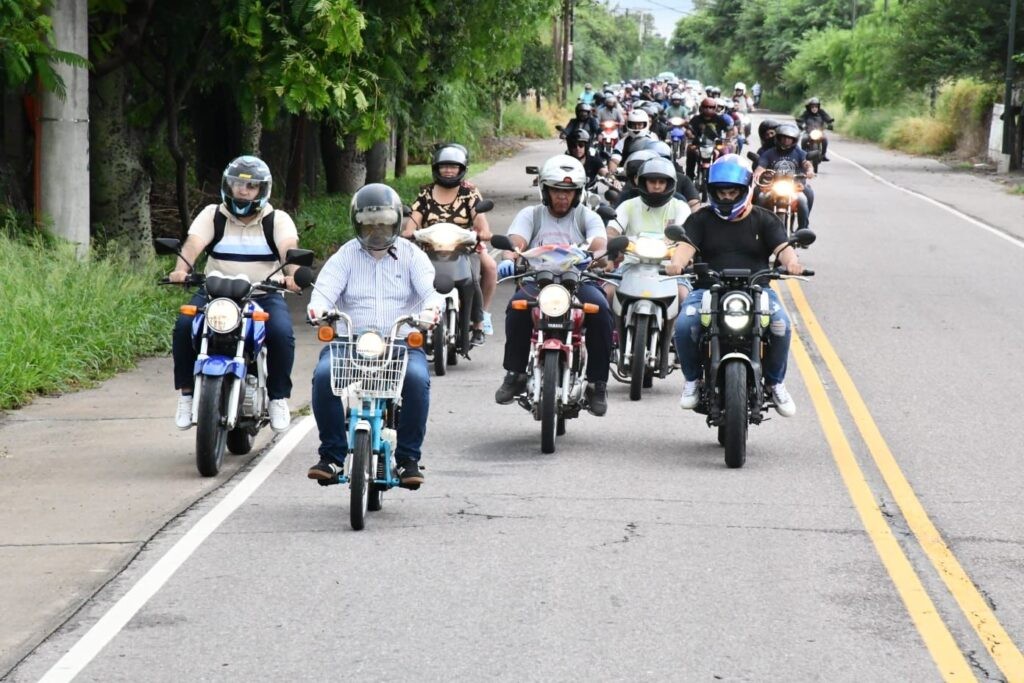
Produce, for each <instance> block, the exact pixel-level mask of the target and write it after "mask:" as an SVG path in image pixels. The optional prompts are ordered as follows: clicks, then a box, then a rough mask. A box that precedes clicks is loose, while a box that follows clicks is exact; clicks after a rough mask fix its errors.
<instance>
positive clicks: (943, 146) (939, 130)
mask: <svg viewBox="0 0 1024 683" xmlns="http://www.w3.org/2000/svg"><path fill="white" fill-rule="evenodd" d="M882 142H883V143H884V144H885V146H886V147H889V148H891V149H899V150H903V151H904V152H910V153H912V154H931V155H937V154H944V153H946V152H949V151H951V150H952V149H953V148H954V147H956V133H955V132H954V131H953V129H952V127H950V126H949V125H948V124H946V123H944V122H942V121H939V120H937V119H932V118H927V117H920V116H911V117H907V118H901V119H897V120H896V121H894V122H893V124H892V125H891V126H889V128H888V130H886V132H885V136H884V138H883V140H882Z"/></svg>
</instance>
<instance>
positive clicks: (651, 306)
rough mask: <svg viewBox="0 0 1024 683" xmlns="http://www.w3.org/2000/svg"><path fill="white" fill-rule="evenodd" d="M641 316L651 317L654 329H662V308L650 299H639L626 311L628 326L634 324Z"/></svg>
mask: <svg viewBox="0 0 1024 683" xmlns="http://www.w3.org/2000/svg"><path fill="white" fill-rule="evenodd" d="M640 315H649V316H650V317H651V318H653V319H654V328H655V329H660V328H661V318H662V315H661V306H659V305H658V304H656V303H654V302H653V301H651V300H650V299H637V300H636V301H634V302H633V305H632V306H630V307H629V309H628V310H627V311H626V326H627V327H628V326H630V325H632V324H633V320H634V319H636V317H637V316H640Z"/></svg>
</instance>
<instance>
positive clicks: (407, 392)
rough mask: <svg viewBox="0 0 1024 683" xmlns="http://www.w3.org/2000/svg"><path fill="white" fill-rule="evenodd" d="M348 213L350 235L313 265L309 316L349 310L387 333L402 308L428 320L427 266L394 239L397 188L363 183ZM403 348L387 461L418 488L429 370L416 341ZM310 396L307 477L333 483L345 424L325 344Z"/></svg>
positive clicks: (434, 304)
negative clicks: (404, 362) (314, 448)
mask: <svg viewBox="0 0 1024 683" xmlns="http://www.w3.org/2000/svg"><path fill="white" fill-rule="evenodd" d="M349 213H350V215H351V217H352V228H353V230H354V231H355V234H356V239H354V240H349V241H348V242H346V243H345V244H343V245H342V246H341V248H340V249H338V251H337V252H335V254H334V255H333V256H331V258H329V259H328V260H327V262H326V263H325V264H324V266H323V268H322V269H321V270H320V274H319V276H318V277H317V280H316V285H315V289H314V290H313V294H312V295H311V297H310V300H309V319H310V322H313V323H316V322H319V321H320V320H322V319H323V318H324V316H325V315H326V314H327V312H328V311H330V310H331V309H332V308H336V309H338V310H340V311H342V312H345V313H347V314H348V315H349V316H351V318H352V326H353V328H354V329H353V330H352V331H353V332H361V331H363V330H367V329H377V330H380V331H381V333H382V334H387V333H388V331H390V329H391V326H392V324H394V321H395V320H397V319H398V318H401V317H403V316H406V315H417V317H419V318H420V319H421V320H436V319H437V312H438V310H439V309H440V307H441V306H443V305H444V299H443V297H442V296H441V295H440V294H438V293H437V292H436V291H435V290H434V266H433V265H431V263H430V259H428V258H427V255H426V254H425V253H424V252H422V251H420V249H419V248H417V247H416V246H415V245H414V244H413V243H412V242H410V241H408V240H400V239H397V238H398V234H399V232H400V230H401V227H402V200H401V199H399V197H398V193H396V192H395V191H394V190H392V189H391V188H390V187H388V186H387V185H382V184H379V183H372V184H370V185H366V186H364V187H363V188H361V189H360V190H359V191H358V192H356V193H355V195H354V196H353V197H352V204H351V206H350V209H349ZM340 331H341V332H343V333H344V332H348V330H340ZM399 333H401V330H400V331H399ZM407 355H408V366H407V370H406V375H405V384H404V385H403V387H402V410H401V413H400V414H399V420H398V448H397V450H396V454H395V462H396V464H397V468H398V478H399V480H400V481H401V485H402V486H403V487H406V488H418V487H419V485H420V484H422V483H423V474H422V472H421V471H420V468H419V461H420V448H421V447H422V445H423V438H424V436H425V435H426V431H427V413H428V411H429V409H430V376H429V375H428V373H427V356H426V354H425V353H424V351H423V349H422V348H415V349H414V348H410V349H408V350H407ZM312 398H313V417H314V418H316V425H317V428H318V429H319V432H320V448H319V454H320V460H319V462H317V464H315V465H313V466H312V467H311V468H309V472H308V473H307V476H308V477H309V478H310V479H316V480H319V481H321V482H325V483H336V482H337V479H338V475H339V474H341V472H342V470H343V467H344V463H345V455H346V453H347V452H348V430H347V428H346V425H345V411H344V409H343V407H342V405H341V400H340V399H339V398H338V397H337V396H335V395H334V392H333V391H332V389H331V352H330V346H329V345H327V346H324V348H323V351H321V352H320V360H319V361H318V362H317V366H316V370H314V371H313V397H312Z"/></svg>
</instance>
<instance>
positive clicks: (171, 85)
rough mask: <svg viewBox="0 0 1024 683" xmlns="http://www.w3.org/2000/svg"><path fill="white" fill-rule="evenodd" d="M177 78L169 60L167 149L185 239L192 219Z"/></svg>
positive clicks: (166, 72)
mask: <svg viewBox="0 0 1024 683" xmlns="http://www.w3.org/2000/svg"><path fill="white" fill-rule="evenodd" d="M176 87H177V79H176V78H175V74H174V70H173V69H172V67H171V63H170V61H169V60H168V62H167V63H166V65H165V69H164V109H165V112H166V114H167V151H168V152H169V153H170V155H171V158H172V159H174V189H175V192H176V197H177V206H178V222H179V224H180V227H181V230H180V233H181V238H182V239H183V240H184V239H185V235H186V234H187V233H188V226H189V222H190V219H191V216H190V215H189V210H188V160H187V159H186V158H185V153H184V152H182V151H181V131H180V126H179V116H178V114H179V102H178V93H177V90H176Z"/></svg>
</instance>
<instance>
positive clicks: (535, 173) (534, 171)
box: [526, 166, 540, 175]
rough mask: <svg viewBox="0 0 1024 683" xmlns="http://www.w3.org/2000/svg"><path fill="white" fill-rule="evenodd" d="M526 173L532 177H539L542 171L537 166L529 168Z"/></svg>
mask: <svg viewBox="0 0 1024 683" xmlns="http://www.w3.org/2000/svg"><path fill="white" fill-rule="evenodd" d="M526 172H527V173H529V174H530V175H537V174H538V173H540V171H538V170H537V167H536V166H527V167H526Z"/></svg>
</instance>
